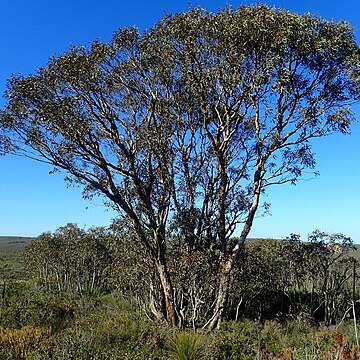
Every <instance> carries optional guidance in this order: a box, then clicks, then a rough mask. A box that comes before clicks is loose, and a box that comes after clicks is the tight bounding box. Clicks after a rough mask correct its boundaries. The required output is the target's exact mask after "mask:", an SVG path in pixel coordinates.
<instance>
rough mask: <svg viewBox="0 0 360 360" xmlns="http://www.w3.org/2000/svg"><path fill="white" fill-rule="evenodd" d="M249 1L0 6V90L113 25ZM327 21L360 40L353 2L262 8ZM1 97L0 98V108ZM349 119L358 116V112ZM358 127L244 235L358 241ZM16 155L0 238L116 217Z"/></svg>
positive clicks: (1, 182)
mask: <svg viewBox="0 0 360 360" xmlns="http://www.w3.org/2000/svg"><path fill="white" fill-rule="evenodd" d="M254 3H255V2H253V1H242V2H239V1H234V2H230V1H224V2H223V1H215V0H214V1H196V2H191V1H188V0H185V1H183V0H177V1H159V0H155V1H154V0H153V1H149V0H148V1H139V0H132V1H127V0H123V1H120V0H101V1H100V0H32V1H29V0H1V1H0V93H1V94H2V93H3V92H4V89H5V83H6V79H8V78H9V77H10V76H11V74H25V75H26V74H30V73H32V72H34V71H35V70H36V69H37V68H39V67H41V66H43V65H45V64H46V62H47V60H48V58H49V57H50V56H52V55H56V54H60V53H62V52H64V51H66V50H67V49H68V48H69V47H70V46H71V45H83V44H87V43H89V42H91V41H92V40H94V39H100V40H103V41H108V40H109V39H110V38H111V36H112V33H113V32H114V31H115V30H116V29H117V28H118V27H124V26H133V25H135V26H137V27H138V28H139V29H140V30H144V29H146V28H149V27H151V26H152V25H153V24H154V23H155V22H156V21H157V20H158V19H160V18H161V17H162V16H163V15H164V14H169V13H174V12H180V11H184V10H187V9H188V8H189V6H190V5H200V6H203V7H205V8H206V9H207V10H210V11H216V10H217V9H218V8H222V7H224V6H226V5H228V4H231V5H232V6H234V7H236V6H238V5H240V4H254ZM261 3H266V4H268V5H274V6H276V7H279V8H286V9H288V10H290V11H295V12H299V13H304V12H311V13H314V14H316V15H319V16H321V17H323V18H326V19H336V20H348V21H350V22H351V23H352V24H353V26H354V27H355V29H356V34H357V38H358V40H359V39H360V16H359V14H360V4H359V3H358V0H343V1H336V0H302V1H299V0H289V1H285V0H284V1H280V0H278V1H270V0H268V1H266V0H265V1H261ZM3 104H4V100H3V99H0V106H2V105H3ZM356 113H357V115H358V117H359V116H360V107H359V106H358V107H357V110H356ZM359 147H360V125H359V124H355V125H354V127H353V134H352V135H351V136H337V135H336V136H334V137H331V138H330V137H329V138H326V139H321V140H320V141H317V142H316V143H315V144H314V148H315V152H316V154H317V156H316V159H317V170H319V171H320V174H321V175H320V177H318V178H316V179H315V180H312V181H303V182H302V181H300V182H299V183H298V185H297V186H295V187H294V186H290V185H289V186H282V187H276V188H273V189H272V190H271V191H270V192H269V193H268V196H267V197H266V198H265V200H266V201H267V202H270V203H271V205H272V206H271V216H266V217H261V218H258V219H256V222H255V224H254V227H253V230H252V232H251V236H254V237H255V236H256V237H279V238H283V237H286V236H288V235H289V234H290V233H297V234H301V235H302V236H305V235H307V234H308V233H310V232H311V231H312V230H314V229H322V230H326V231H330V232H342V233H344V234H347V235H349V236H351V237H352V238H353V240H354V241H355V242H359V243H360V187H359V182H360V156H359ZM49 170H50V168H48V167H47V166H45V165H43V164H39V163H35V162H33V161H31V160H27V159H24V158H16V157H11V156H6V157H0V171H1V176H0V235H21V236H36V235H39V234H40V233H41V232H43V231H46V230H54V229H56V228H57V227H59V226H62V225H64V224H66V223H67V222H76V223H78V224H79V225H80V226H85V227H90V226H93V225H107V224H108V223H109V222H110V219H111V218H112V217H113V216H114V215H115V214H114V213H113V212H111V211H108V210H107V209H106V208H104V207H103V206H102V202H101V200H98V201H93V202H87V201H85V200H83V199H82V198H81V191H80V190H79V189H77V188H70V189H69V188H67V186H66V184H65V183H64V181H63V179H62V176H61V175H59V174H55V175H49V174H48V172H49Z"/></svg>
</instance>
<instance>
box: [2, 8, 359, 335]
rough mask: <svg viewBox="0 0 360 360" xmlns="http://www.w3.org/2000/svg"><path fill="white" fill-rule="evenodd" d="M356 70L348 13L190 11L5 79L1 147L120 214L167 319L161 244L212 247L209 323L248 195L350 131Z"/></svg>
mask: <svg viewBox="0 0 360 360" xmlns="http://www.w3.org/2000/svg"><path fill="white" fill-rule="evenodd" d="M358 72H359V47H358V45H357V44H356V42H355V39H354V33H353V29H352V28H351V26H350V25H349V24H348V23H345V22H332V21H326V20H322V19H319V18H316V17H314V16H311V15H298V14H292V13H289V12H287V11H282V10H276V9H273V8H269V7H267V6H242V7H239V8H238V9H225V10H221V11H219V12H218V13H216V14H213V13H208V12H206V11H205V10H203V9H198V8H195V9H193V10H190V11H188V12H185V13H181V14H177V15H174V16H168V17H165V18H163V19H162V20H160V21H159V22H158V23H157V24H156V25H155V26H154V27H153V28H152V29H150V30H149V31H147V32H145V33H139V32H138V31H137V30H136V29H134V28H125V29H119V30H118V32H117V33H116V34H115V35H114V37H113V39H112V40H111V41H110V42H109V43H107V44H104V43H100V42H94V43H92V44H91V46H89V47H74V48H73V49H71V50H70V51H69V52H68V53H65V54H63V55H60V56H58V57H54V58H52V59H51V60H50V61H49V63H48V64H47V66H46V67H43V68H41V69H39V70H38V72H37V73H36V74H34V75H30V76H28V77H22V76H17V77H13V78H12V79H10V80H9V85H8V90H7V93H6V96H7V98H8V104H7V106H6V107H5V108H4V110H3V111H2V115H1V124H2V127H3V128H4V129H5V135H6V136H7V139H8V141H9V140H10V141H11V143H12V151H13V152H15V153H18V154H22V155H25V156H28V157H31V158H34V159H37V160H40V161H44V162H47V163H49V164H52V165H54V166H55V169H60V170H64V171H65V172H66V173H67V174H68V177H67V180H68V181H70V182H72V183H75V184H79V185H81V186H83V189H84V192H83V193H84V196H85V197H92V196H94V195H103V196H104V197H105V199H106V201H107V202H108V204H109V205H110V206H112V207H114V208H115V209H117V210H118V211H119V214H120V215H121V216H124V217H125V218H127V219H128V220H130V221H131V223H132V227H133V229H134V231H135V233H136V240H135V243H136V244H137V246H138V247H139V248H142V249H143V252H144V253H145V254H146V256H147V258H148V259H149V261H150V262H151V263H152V265H153V268H154V269H155V272H154V274H156V275H154V276H155V279H154V281H155V283H156V284H157V285H156V287H158V288H159V291H158V296H157V299H156V301H155V303H154V312H155V313H156V314H157V317H158V318H162V319H164V320H166V321H168V322H170V323H172V324H178V323H179V309H178V308H177V305H176V299H175V297H174V287H173V284H172V280H171V277H170V274H169V271H168V264H167V259H166V256H167V255H166V254H167V250H166V248H167V242H169V241H171V239H173V238H174V237H181V238H183V240H184V242H185V244H186V246H187V249H188V251H190V252H191V251H198V250H199V249H200V250H201V249H208V251H210V252H212V253H213V254H214V256H215V257H216V260H215V264H216V265H217V269H218V271H217V280H216V283H217V290H216V291H217V295H216V300H215V302H214V311H213V314H212V316H211V317H210V319H209V321H207V322H206V324H207V326H208V327H210V328H213V327H215V326H216V325H218V324H219V321H220V320H221V317H222V314H223V311H224V308H225V306H226V302H227V294H228V290H229V280H230V273H231V271H232V269H233V267H234V264H235V262H236V260H237V258H238V257H239V252H240V250H241V247H242V245H243V243H244V241H245V239H246V237H247V235H248V234H249V231H250V229H251V226H252V223H253V220H254V217H255V214H256V213H257V212H258V209H259V206H260V205H261V204H260V196H261V194H262V193H263V192H264V191H265V190H266V189H267V188H268V187H269V186H271V185H274V184H284V183H287V182H291V183H296V181H297V179H298V178H299V177H300V176H302V175H303V172H304V170H305V169H307V168H313V167H314V165H315V160H314V156H313V153H312V151H311V143H310V141H311V140H312V139H314V138H318V137H323V136H325V135H328V134H331V133H334V132H341V133H348V132H349V131H350V125H351V122H352V121H353V114H352V112H351V104H352V102H353V101H355V100H357V98H358V94H359V92H358V90H359V73H358ZM265 206H266V204H265ZM236 228H239V229H240V236H239V238H238V240H237V241H236V242H233V241H232V235H233V233H234V231H235V229H236Z"/></svg>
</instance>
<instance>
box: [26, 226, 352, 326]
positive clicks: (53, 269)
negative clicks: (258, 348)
mask: <svg viewBox="0 0 360 360" xmlns="http://www.w3.org/2000/svg"><path fill="white" fill-rule="evenodd" d="M133 236H134V234H133V233H132V230H131V227H128V226H126V224H124V223H121V222H116V223H114V224H112V226H110V227H109V228H104V227H97V228H91V229H89V230H82V229H80V228H79V227H78V226H77V225H75V224H68V225H66V226H64V227H61V228H59V229H57V230H56V231H55V232H54V233H50V232H48V233H44V234H42V235H40V236H39V237H38V238H36V239H35V240H34V241H32V242H31V243H30V244H29V245H28V246H27V248H26V250H25V255H24V256H25V258H26V264H27V269H28V270H29V272H30V273H31V274H32V276H33V277H34V278H35V279H36V280H37V281H38V282H39V284H41V285H42V286H43V287H44V288H46V289H47V290H48V291H58V292H65V293H72V294H74V295H78V296H84V295H91V294H98V293H103V292H111V291H119V292H121V293H122V294H123V295H124V296H126V297H128V298H130V299H135V300H136V301H137V302H138V303H139V304H140V305H141V306H143V307H144V309H148V310H149V313H152V309H151V306H155V304H154V301H155V300H154V299H156V297H157V295H158V294H157V292H158V291H161V289H159V288H158V284H157V282H156V281H154V279H155V278H156V273H154V270H153V268H152V266H151V264H149V262H148V261H147V258H146V257H144V256H143V253H142V252H141V251H140V250H139V249H137V248H136V246H133V244H134V241H133V238H132V237H133ZM234 241H236V239H234ZM169 244H170V246H169V247H168V254H167V256H168V258H169V271H170V273H171V276H172V277H173V279H174V296H175V301H176V303H177V308H178V309H179V312H178V314H177V316H178V318H179V319H180V324H179V325H180V326H181V327H193V328H197V327H199V326H200V324H204V321H205V319H207V318H208V316H209V313H210V312H211V309H212V306H213V302H214V301H215V299H216V289H215V286H214V281H215V279H216V269H217V266H218V264H217V260H216V254H214V253H212V252H211V251H209V250H208V249H197V250H193V251H192V252H189V251H187V249H186V247H187V242H186V239H184V238H182V237H177V238H172V239H169ZM353 249H354V248H353V245H352V241H351V239H350V238H348V237H346V236H344V235H342V234H328V233H325V232H321V231H318V230H317V231H314V232H313V233H311V234H310V235H309V237H308V241H307V242H303V241H301V240H300V238H299V236H297V235H291V236H290V237H289V238H287V239H285V240H273V239H257V240H252V241H249V242H248V243H247V244H246V246H245V247H244V249H243V250H242V253H241V256H240V260H239V261H238V262H237V263H236V266H235V270H234V272H233V274H232V277H231V282H230V291H229V302H228V305H227V307H226V309H224V313H225V317H226V318H227V319H233V320H238V319H240V318H251V319H258V320H266V319H274V318H280V319H284V318H288V317H291V318H296V319H298V320H301V321H306V322H311V323H315V322H317V323H319V322H321V323H325V324H326V325H330V324H335V323H339V322H341V321H342V320H343V319H344V318H346V317H347V316H349V314H350V310H351V305H352V301H353V300H354V299H353V296H354V294H353V288H352V283H353V281H354V280H357V279H358V275H357V273H356V272H354V269H356V268H357V266H358V260H357V259H356V252H354V251H352V250H353ZM149 289H150V290H149ZM205 325H206V324H205Z"/></svg>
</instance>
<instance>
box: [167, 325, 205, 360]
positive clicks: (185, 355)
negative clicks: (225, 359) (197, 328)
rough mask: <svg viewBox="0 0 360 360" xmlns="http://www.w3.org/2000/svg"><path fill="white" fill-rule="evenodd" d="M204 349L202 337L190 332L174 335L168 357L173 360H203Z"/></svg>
mask: <svg viewBox="0 0 360 360" xmlns="http://www.w3.org/2000/svg"><path fill="white" fill-rule="evenodd" d="M205 349H206V346H205V343H204V340H203V338H202V336H201V335H200V334H197V333H194V332H190V331H182V332H178V333H176V334H175V335H174V336H173V338H172V340H171V342H170V356H171V359H174V360H202V359H205Z"/></svg>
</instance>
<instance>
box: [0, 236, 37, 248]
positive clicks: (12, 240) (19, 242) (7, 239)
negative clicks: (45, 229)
mask: <svg viewBox="0 0 360 360" xmlns="http://www.w3.org/2000/svg"><path fill="white" fill-rule="evenodd" d="M31 240H33V238H32V237H23V236H0V250H22V249H23V248H24V247H25V246H26V245H27V244H29V243H30V241H31Z"/></svg>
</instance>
